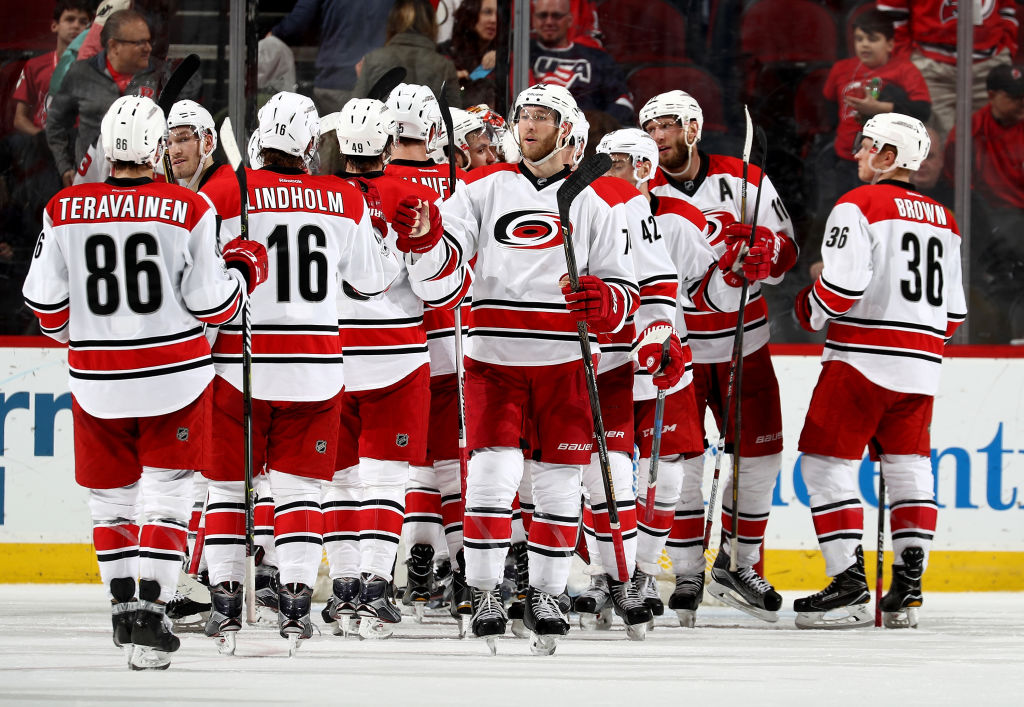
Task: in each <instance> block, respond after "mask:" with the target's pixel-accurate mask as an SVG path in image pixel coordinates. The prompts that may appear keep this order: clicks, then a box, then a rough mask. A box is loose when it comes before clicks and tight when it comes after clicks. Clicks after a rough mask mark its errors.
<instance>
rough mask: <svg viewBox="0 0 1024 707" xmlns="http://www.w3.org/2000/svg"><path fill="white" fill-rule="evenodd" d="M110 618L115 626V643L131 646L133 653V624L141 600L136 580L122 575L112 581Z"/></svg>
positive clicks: (129, 651) (129, 649)
mask: <svg viewBox="0 0 1024 707" xmlns="http://www.w3.org/2000/svg"><path fill="white" fill-rule="evenodd" d="M110 596H111V597H113V598H112V599H111V600H110V619H111V622H112V623H113V627H114V645H115V646H117V647H118V648H121V647H122V646H129V648H128V653H129V655H131V642H132V624H133V623H134V622H135V612H136V611H137V610H138V608H139V602H138V600H137V599H136V598H135V580H134V579H132V578H131V577H121V578H118V579H112V580H111V581H110Z"/></svg>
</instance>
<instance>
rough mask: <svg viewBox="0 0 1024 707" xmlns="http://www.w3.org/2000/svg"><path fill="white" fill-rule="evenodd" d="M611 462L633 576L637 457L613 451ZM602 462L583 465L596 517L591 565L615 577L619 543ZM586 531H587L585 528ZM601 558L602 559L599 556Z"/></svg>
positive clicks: (628, 568)
mask: <svg viewBox="0 0 1024 707" xmlns="http://www.w3.org/2000/svg"><path fill="white" fill-rule="evenodd" d="M608 462H609V465H610V467H611V473H612V486H613V488H614V490H615V500H616V508H617V510H618V512H619V527H620V529H621V530H622V545H623V549H624V550H625V554H626V572H627V574H629V575H630V576H632V574H633V569H634V567H635V565H636V498H635V496H634V494H633V460H632V459H630V457H629V456H628V455H626V454H625V453H623V452H611V453H610V454H609V455H608ZM601 474H602V472H601V465H600V463H598V462H597V461H595V460H593V459H592V460H591V462H590V463H589V464H587V465H586V466H585V467H583V487H584V488H585V489H586V491H587V496H588V497H589V499H590V504H589V505H590V514H591V518H592V519H593V524H594V526H593V532H594V538H595V539H596V541H597V543H596V545H597V552H596V553H595V552H594V548H592V547H591V546H590V544H589V543H588V545H587V550H588V552H590V558H591V564H593V565H600V566H601V567H603V568H604V570H605V571H606V572H607V573H609V574H611V575H612V576H613V577H614V576H615V575H616V573H617V570H616V561H615V546H614V544H613V543H612V531H611V523H610V521H609V518H608V502H607V499H606V498H605V493H604V481H603V480H602V478H601ZM584 532H586V531H585V530H584ZM598 558H600V559H598Z"/></svg>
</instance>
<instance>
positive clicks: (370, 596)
mask: <svg viewBox="0 0 1024 707" xmlns="http://www.w3.org/2000/svg"><path fill="white" fill-rule="evenodd" d="M356 614H357V615H358V616H359V617H360V622H359V637H360V638H389V637H390V636H391V634H392V633H394V631H395V629H394V625H395V624H397V623H400V622H401V621H402V612H401V611H399V609H398V606H396V605H395V599H394V592H393V591H392V588H391V582H389V581H388V580H386V579H382V578H381V577H377V576H376V575H374V576H372V577H371V576H370V575H365V574H364V575H363V576H362V580H361V581H360V586H359V599H358V603H357V605H356Z"/></svg>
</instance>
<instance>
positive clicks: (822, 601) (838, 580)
mask: <svg viewBox="0 0 1024 707" xmlns="http://www.w3.org/2000/svg"><path fill="white" fill-rule="evenodd" d="M870 600H871V594H870V593H869V592H868V582H867V578H866V577H865V576H864V550H863V549H861V546H860V545H858V546H857V553H856V559H855V560H854V563H853V564H852V565H850V566H849V567H847V568H846V569H845V570H843V571H842V572H840V573H839V574H837V575H836V576H835V577H833V578H832V582H831V583H830V584H829V585H828V586H827V587H825V588H824V589H822V590H821V591H820V592H818V593H817V594H812V595H811V596H809V597H804V598H803V599H797V600H796V601H794V602H793V610H794V611H796V627H797V628H825V629H842V628H863V627H866V626H871V625H872V624H873V619H872V617H871V615H870V614H869V613H868V610H867V604H868V602H869V601H870Z"/></svg>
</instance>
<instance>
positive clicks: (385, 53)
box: [352, 0, 462, 108]
mask: <svg viewBox="0 0 1024 707" xmlns="http://www.w3.org/2000/svg"><path fill="white" fill-rule="evenodd" d="M385 34H386V37H387V39H386V41H385V43H384V46H383V47H379V48H377V49H374V50H373V51H371V52H370V53H369V54H367V55H366V56H365V57H363V61H362V69H361V71H360V74H359V79H358V80H357V81H356V86H355V88H354V89H353V90H352V95H353V96H354V97H356V98H362V97H365V96H366V95H367V94H368V93H369V91H370V88H371V87H372V86H373V84H374V83H376V82H377V80H378V79H379V78H381V77H382V76H383V75H384V74H385V73H387V72H388V71H390V70H391V69H393V68H395V67H396V66H401V67H403V68H405V70H406V72H407V73H406V75H405V82H406V83H411V84H420V85H423V86H428V87H430V90H431V91H432V92H433V93H434V95H435V96H438V95H440V93H441V84H443V83H445V82H447V88H446V91H447V94H446V95H447V98H448V105H450V106H452V107H453V108H461V107H462V98H461V96H460V95H459V79H458V75H457V74H456V72H455V64H453V63H452V60H451V59H447V58H445V57H443V56H441V55H440V54H438V53H437V16H436V15H435V14H434V8H433V7H432V6H431V4H430V2H429V0H397V2H395V6H394V7H392V8H391V13H390V14H389V15H388V22H387V30H386V33H385Z"/></svg>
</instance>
